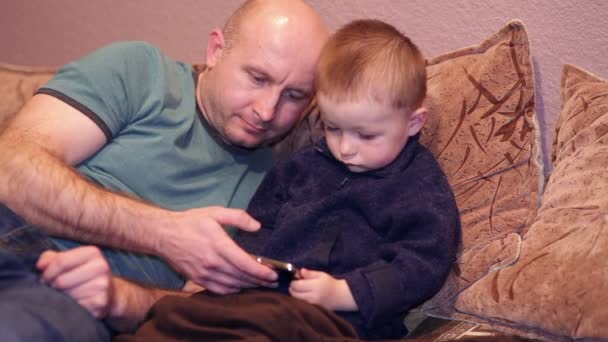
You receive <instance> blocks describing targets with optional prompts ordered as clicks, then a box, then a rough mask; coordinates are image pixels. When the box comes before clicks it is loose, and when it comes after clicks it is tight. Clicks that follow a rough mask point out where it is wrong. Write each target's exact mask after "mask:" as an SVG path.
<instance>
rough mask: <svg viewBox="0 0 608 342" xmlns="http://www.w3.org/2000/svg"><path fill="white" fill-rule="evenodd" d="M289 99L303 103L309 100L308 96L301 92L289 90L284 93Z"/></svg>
mask: <svg viewBox="0 0 608 342" xmlns="http://www.w3.org/2000/svg"><path fill="white" fill-rule="evenodd" d="M284 94H285V95H286V96H287V97H288V98H289V99H291V100H294V101H301V100H306V99H308V96H307V95H306V94H304V93H302V92H300V91H295V90H287V91H285V93H284Z"/></svg>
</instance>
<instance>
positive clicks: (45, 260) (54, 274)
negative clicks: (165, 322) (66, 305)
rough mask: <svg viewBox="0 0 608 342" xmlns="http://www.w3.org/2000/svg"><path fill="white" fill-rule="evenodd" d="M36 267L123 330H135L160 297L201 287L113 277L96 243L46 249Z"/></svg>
mask: <svg viewBox="0 0 608 342" xmlns="http://www.w3.org/2000/svg"><path fill="white" fill-rule="evenodd" d="M36 267H37V268H38V270H40V279H41V281H43V282H44V283H46V284H48V285H49V286H51V287H53V288H55V289H57V290H60V291H62V292H64V293H65V294H67V295H69V296H70V297H72V298H73V299H74V300H75V301H76V302H78V304H80V305H81V306H83V307H84V308H85V309H87V311H89V313H91V315H93V316H94V317H95V318H99V319H101V318H106V319H107V321H108V322H109V323H110V324H111V325H112V326H113V328H114V329H116V330H118V331H121V332H128V331H133V330H135V328H136V327H137V326H138V325H139V323H141V321H142V320H143V319H144V317H145V315H146V313H147V312H148V310H149V309H150V308H151V307H152V305H154V303H155V302H156V301H157V300H159V299H160V298H161V297H163V296H166V295H175V296H189V295H190V294H192V293H194V292H196V291H199V290H202V288H200V287H196V286H193V285H192V284H189V286H188V287H187V288H184V291H169V290H162V289H157V288H152V287H145V286H142V285H138V284H135V283H132V282H129V281H127V280H124V279H122V278H118V277H113V276H112V273H111V272H110V266H109V265H108V262H107V261H106V259H105V258H104V256H103V254H102V253H101V251H100V250H99V248H97V247H94V246H82V247H78V248H74V249H71V250H67V251H62V252H57V251H52V250H48V251H45V252H44V253H42V255H41V256H40V258H39V259H38V261H37V263H36Z"/></svg>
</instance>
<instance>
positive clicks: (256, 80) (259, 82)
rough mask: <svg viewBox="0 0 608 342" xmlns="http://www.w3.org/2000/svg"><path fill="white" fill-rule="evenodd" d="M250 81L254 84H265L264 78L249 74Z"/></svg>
mask: <svg viewBox="0 0 608 342" xmlns="http://www.w3.org/2000/svg"><path fill="white" fill-rule="evenodd" d="M251 80H252V81H253V82H254V83H257V84H262V83H264V82H266V77H264V76H262V75H257V74H251Z"/></svg>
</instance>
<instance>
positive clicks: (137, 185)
mask: <svg viewBox="0 0 608 342" xmlns="http://www.w3.org/2000/svg"><path fill="white" fill-rule="evenodd" d="M195 87H196V75H194V72H193V70H192V67H191V66H190V65H188V64H185V63H181V62H177V61H174V60H172V59H171V58H169V57H167V56H166V55H164V54H162V53H161V52H160V51H159V50H158V49H157V48H155V47H153V46H151V45H149V44H146V43H142V42H119V43H114V44H111V45H108V46H106V47H104V48H101V49H99V50H97V51H95V52H93V53H92V54H90V55H88V56H86V57H84V58H82V59H80V60H78V61H75V62H73V63H70V64H67V65H66V66H64V67H63V68H61V69H60V70H59V71H58V73H57V75H56V76H55V77H54V78H53V79H52V80H51V81H49V82H48V83H47V84H46V85H45V86H44V87H43V88H41V89H40V90H39V91H38V92H39V93H44V94H48V95H51V96H54V97H56V98H59V99H60V100H62V101H64V102H66V103H68V104H70V105H71V106H73V107H75V108H76V109H78V110H80V111H81V112H82V113H83V114H85V115H87V116H88V117H89V118H90V119H91V120H93V121H94V122H95V123H96V124H97V126H99V128H100V129H101V130H102V131H103V132H104V134H105V135H106V138H107V144H106V145H104V146H103V147H102V148H101V149H100V150H99V151H97V152H96V153H95V154H93V155H91V156H90V157H89V158H88V159H86V160H84V161H83V162H81V163H80V164H79V165H76V168H77V170H78V171H79V172H80V173H81V174H82V175H84V176H85V177H87V178H89V179H91V180H92V181H94V182H97V183H99V184H100V185H102V186H104V187H105V188H108V189H111V190H113V191H117V192H122V193H127V194H130V195H133V196H136V197H138V198H140V199H143V200H145V201H148V202H152V203H154V204H156V205H158V206H160V207H163V208H167V209H171V210H185V209H189V208H195V207H204V206H209V205H221V206H226V207H233V208H246V207H247V205H248V203H249V200H250V199H251V197H252V196H253V193H254V192H255V190H256V188H257V187H258V185H259V184H260V182H261V181H262V178H263V176H264V174H265V172H266V171H267V170H268V169H269V168H270V166H271V164H272V153H271V150H270V149H268V148H265V149H257V150H246V149H241V148H238V147H235V146H230V145H228V144H226V143H224V142H223V141H222V140H221V139H220V138H218V137H217V132H216V131H215V130H214V129H213V128H212V127H210V126H209V124H207V123H206V121H205V119H204V117H203V115H202V113H201V112H200V111H199V110H198V108H197V104H196V100H195ZM53 240H54V241H55V243H56V244H57V245H58V247H59V248H61V249H68V248H73V247H76V246H78V245H79V244H78V243H77V242H75V241H70V240H65V239H59V238H55V239H53ZM104 254H105V256H106V258H107V260H108V261H109V263H110V266H111V267H112V271H113V272H114V273H115V274H118V275H121V276H123V277H126V278H129V279H134V280H137V281H140V282H142V283H146V284H151V285H157V286H161V287H166V288H179V287H181V286H182V285H183V279H182V278H181V277H180V276H179V275H178V274H177V273H175V271H173V270H172V269H171V268H170V267H169V266H168V265H167V264H166V263H165V262H163V261H162V260H160V259H158V258H156V257H154V256H145V255H139V254H134V253H130V252H126V251H119V250H114V249H107V248H106V249H104Z"/></svg>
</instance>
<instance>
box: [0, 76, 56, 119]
mask: <svg viewBox="0 0 608 342" xmlns="http://www.w3.org/2000/svg"><path fill="white" fill-rule="evenodd" d="M55 71H56V69H54V68H46V67H28V66H18V65H12V64H0V94H1V98H2V101H0V124H1V123H2V122H4V121H5V120H6V119H8V118H10V117H12V116H13V115H15V114H16V113H17V112H18V111H19V109H21V107H22V106H23V105H24V104H25V102H26V101H27V100H28V99H29V98H30V97H31V96H32V95H33V94H34V92H35V91H36V90H37V89H38V88H39V87H40V86H41V85H43V84H44V83H45V82H46V81H48V80H49V79H50V78H51V77H53V75H54V74H55Z"/></svg>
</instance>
